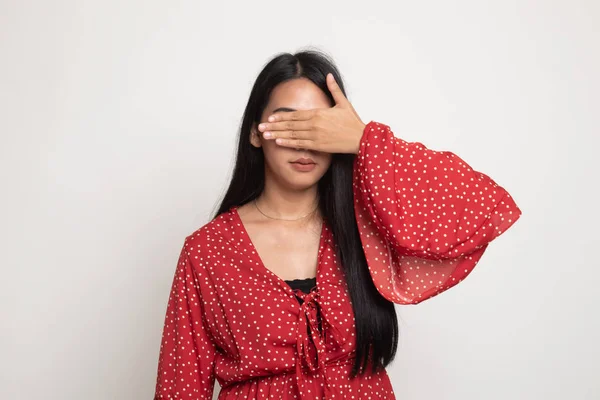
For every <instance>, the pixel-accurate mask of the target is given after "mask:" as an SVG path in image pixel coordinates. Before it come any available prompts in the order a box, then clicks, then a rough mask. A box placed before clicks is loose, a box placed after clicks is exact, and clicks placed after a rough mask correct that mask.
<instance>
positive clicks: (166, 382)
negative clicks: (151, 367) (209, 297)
mask: <svg viewBox="0 0 600 400" xmlns="http://www.w3.org/2000/svg"><path fill="white" fill-rule="evenodd" d="M201 301H202V299H201V296H200V291H199V287H198V280H197V277H196V273H195V271H194V269H193V267H192V263H191V262H190V259H189V249H188V243H187V239H186V243H185V244H184V246H183V248H182V250H181V254H180V256H179V262H178V264H177V268H176V271H175V277H174V279H173V285H172V288H171V293H170V296H169V301H168V304H167V313H166V317H165V323H164V329H163V334H162V342H161V347H160V355H159V361H158V376H157V380H156V391H155V396H154V399H155V400H158V399H161V400H162V399H195V400H197V399H206V400H209V399H212V398H213V389H214V383H215V374H214V370H213V367H214V361H215V354H216V348H215V346H214V345H213V343H212V342H211V340H210V338H209V336H208V334H207V332H206V330H205V326H204V321H203V313H202V308H201Z"/></svg>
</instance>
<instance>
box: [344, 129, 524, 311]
mask: <svg viewBox="0 0 600 400" xmlns="http://www.w3.org/2000/svg"><path fill="white" fill-rule="evenodd" d="M353 190H354V202H355V204H354V210H355V216H356V220H357V223H358V229H359V233H360V237H361V242H362V246H363V250H364V253H365V256H366V258H367V264H368V268H369V272H370V275H371V277H372V279H373V282H374V284H375V286H376V288H377V290H378V291H379V292H380V293H381V295H382V296H383V297H385V298H386V299H388V300H389V301H392V302H394V303H399V304H416V303H420V302H422V301H423V300H426V299H428V298H431V297H433V296H435V295H437V294H439V293H441V292H443V291H445V290H447V289H449V288H451V287H452V286H454V285H456V284H457V283H459V282H460V281H461V280H463V279H464V278H465V277H466V276H467V275H469V273H471V271H472V270H473V268H474V267H475V265H476V264H477V262H478V261H479V259H480V258H481V256H482V255H483V253H484V251H485V250H486V248H487V246H488V245H489V243H490V242H491V241H492V240H493V239H495V238H496V237H498V236H499V235H500V234H502V233H503V232H505V231H506V230H507V229H508V228H509V227H511V226H512V225H513V224H514V223H515V222H516V221H517V219H518V218H519V217H520V216H521V210H520V209H519V208H518V207H517V205H516V204H515V202H514V200H513V198H512V197H511V196H510V195H509V194H508V192H507V191H506V190H504V189H503V188H502V187H500V186H499V185H498V184H496V183H495V182H494V181H493V180H492V179H491V178H490V177H489V176H487V175H485V174H483V173H481V172H477V171H475V170H473V169H472V168H471V167H470V166H469V165H468V164H467V163H466V162H464V161H463V160H462V159H461V158H459V157H458V156H457V155H456V154H454V153H451V152H448V151H434V150H430V149H428V148H426V147H425V146H424V145H423V144H421V143H418V142H406V141H404V140H402V139H400V138H397V137H395V136H394V134H393V132H392V131H391V130H390V127H389V126H387V125H385V124H382V123H378V122H375V121H371V122H369V123H368V124H367V125H366V127H365V129H364V132H363V136H362V138H361V141H360V147H359V152H358V154H357V156H356V158H355V160H354V171H353Z"/></svg>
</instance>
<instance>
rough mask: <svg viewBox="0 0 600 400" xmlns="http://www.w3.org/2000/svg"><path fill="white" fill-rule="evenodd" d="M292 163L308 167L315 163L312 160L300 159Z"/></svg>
mask: <svg viewBox="0 0 600 400" xmlns="http://www.w3.org/2000/svg"><path fill="white" fill-rule="evenodd" d="M292 163H297V164H303V165H308V164H314V163H315V162H314V161H313V160H312V158H299V159H297V160H294V161H292Z"/></svg>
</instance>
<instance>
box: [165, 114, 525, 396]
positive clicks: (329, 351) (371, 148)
mask: <svg viewBox="0 0 600 400" xmlns="http://www.w3.org/2000/svg"><path fill="white" fill-rule="evenodd" d="M353 179H354V181H353V183H354V200H355V214H356V218H357V221H358V225H359V232H360V235H361V240H362V244H363V249H364V251H365V254H366V256H367V261H368V268H369V272H370V275H371V277H372V279H373V282H374V283H375V285H376V287H377V289H378V290H379V292H380V293H381V294H382V295H383V296H384V297H385V298H387V299H388V300H390V301H394V302H396V303H399V304H414V303H418V302H420V301H423V300H425V299H427V298H430V297H432V296H434V295H436V294H439V293H441V292H442V291H444V290H446V289H448V288H450V287H452V286H453V285H455V284H456V283H458V282H459V281H460V280H462V279H464V278H465V277H466V276H467V275H468V274H469V272H470V271H471V270H472V269H473V267H474V266H475V264H476V263H477V261H478V260H479V259H480V257H481V255H482V253H483V251H484V250H485V248H486V247H487V245H488V243H489V242H490V241H491V240H492V239H494V238H495V237H497V236H498V235H500V234H501V233H502V232H504V231H506V229H508V227H510V226H511V225H512V224H513V223H514V222H515V221H516V219H517V218H518V217H519V215H520V211H519V209H518V208H517V207H516V205H515V203H514V202H513V201H512V199H511V197H510V196H509V195H508V193H506V192H505V191H504V190H503V189H502V188H501V187H499V186H498V185H496V184H495V183H494V182H493V181H492V180H491V179H490V178H488V177H487V176H485V175H483V174H481V173H479V172H475V171H473V170H472V169H471V168H469V166H468V165H467V164H466V163H464V161H462V160H461V159H460V158H458V157H457V156H455V155H454V154H452V153H449V152H435V151H432V150H429V149H427V148H425V147H424V146H423V145H422V144H419V143H407V142H404V141H402V140H401V139H398V138H395V137H394V136H393V134H392V132H391V131H390V129H389V127H388V126H386V125H383V124H380V123H377V122H374V121H371V122H370V123H369V124H367V126H366V127H365V132H364V135H363V137H362V139H361V144H360V151H359V154H358V155H357V158H356V161H355V164H354V177H353ZM317 257H318V259H317V275H316V286H315V287H313V288H312V289H311V290H309V291H308V292H303V291H301V290H299V289H296V290H294V289H293V288H291V287H290V285H289V284H288V283H287V282H286V281H284V280H283V279H281V278H280V277H278V276H277V275H275V274H274V273H273V272H271V271H270V270H268V269H267V268H266V267H265V266H264V265H263V264H262V262H261V259H260V257H259V255H258V254H257V252H256V249H255V247H254V245H253V244H252V241H251V240H250V237H249V235H248V233H247V231H246V230H245V228H244V226H243V224H242V221H241V219H240V217H239V214H238V213H237V207H232V208H231V209H230V210H228V211H227V212H225V213H222V214H221V215H219V216H218V217H216V218H215V219H213V220H212V221H210V222H209V223H207V224H205V225H204V226H202V227H201V228H199V229H198V230H196V231H195V232H193V233H192V234H191V235H189V236H187V237H186V238H185V241H184V244H183V248H182V249H181V253H180V256H179V261H178V264H177V268H176V270H175V276H174V278H173V284H172V288H171V292H170V296H169V300H168V304H167V311H166V316H165V321H164V330H163V335H162V342H161V347H160V355H159V362H158V375H157V381H156V391H155V397H154V398H155V400H158V399H174V400H175V399H196V400H198V399H203V400H204V399H212V394H213V389H214V383H215V380H216V381H218V382H219V385H220V386H221V391H220V392H219V395H218V398H219V400H233V399H273V398H276V399H340V400H341V399H356V400H358V399H383V400H386V399H390V400H391V399H395V395H394V391H393V389H392V385H391V382H390V380H389V377H388V375H387V372H386V371H385V370H383V371H380V372H378V373H376V374H373V375H369V376H359V377H357V378H355V379H349V377H348V374H349V372H350V370H351V368H352V363H353V361H354V355H355V348H356V341H355V325H354V323H355V320H354V314H353V309H352V304H351V300H350V297H349V294H348V288H347V286H346V282H345V279H344V272H343V270H342V268H341V266H340V263H339V261H338V259H337V257H336V254H335V240H334V238H333V235H332V232H331V230H330V228H329V226H328V224H327V222H326V221H324V222H323V225H322V229H321V236H320V243H319V253H318V256H317ZM297 296H298V297H300V298H301V300H302V301H298V297H297Z"/></svg>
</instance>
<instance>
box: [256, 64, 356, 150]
mask: <svg viewBox="0 0 600 400" xmlns="http://www.w3.org/2000/svg"><path fill="white" fill-rule="evenodd" d="M327 87H328V88H329V91H330V92H331V94H332V95H333V99H334V100H335V103H336V104H335V106H334V107H332V108H316V109H312V110H300V111H289V112H278V113H275V114H272V115H271V116H269V118H268V121H269V122H265V123H261V124H260V125H258V129H259V130H260V131H261V132H263V137H264V138H265V139H274V140H275V142H276V143H277V144H278V145H281V146H285V147H293V148H296V149H308V150H316V151H323V152H327V153H353V154H357V153H358V149H359V144H360V139H361V138H362V135H363V131H364V129H365V126H366V125H365V124H364V123H363V122H362V121H361V119H360V117H359V116H358V114H357V113H356V111H355V110H354V107H352V104H350V102H349V101H348V99H346V96H344V94H343V93H342V90H341V89H340V87H339V86H338V84H337V83H336V82H335V79H334V77H333V74H331V73H329V74H327Z"/></svg>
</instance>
